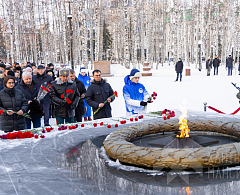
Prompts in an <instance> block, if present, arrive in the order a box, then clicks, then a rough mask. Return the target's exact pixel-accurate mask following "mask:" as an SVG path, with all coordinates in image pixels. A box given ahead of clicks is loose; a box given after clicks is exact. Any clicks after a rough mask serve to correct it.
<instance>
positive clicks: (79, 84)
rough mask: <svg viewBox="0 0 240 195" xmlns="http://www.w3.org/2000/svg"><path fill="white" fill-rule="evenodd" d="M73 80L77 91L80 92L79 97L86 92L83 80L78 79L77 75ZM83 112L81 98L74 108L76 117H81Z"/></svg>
mask: <svg viewBox="0 0 240 195" xmlns="http://www.w3.org/2000/svg"><path fill="white" fill-rule="evenodd" d="M75 82H76V84H77V88H78V92H79V93H80V97H81V95H82V94H85V93H86V88H85V86H84V84H83V82H82V81H79V80H78V79H77V77H76V78H75ZM84 114H85V108H84V102H83V99H82V98H81V99H80V100H79V102H78V106H77V108H76V109H75V117H76V119H78V118H80V117H82V116H83V115H84Z"/></svg>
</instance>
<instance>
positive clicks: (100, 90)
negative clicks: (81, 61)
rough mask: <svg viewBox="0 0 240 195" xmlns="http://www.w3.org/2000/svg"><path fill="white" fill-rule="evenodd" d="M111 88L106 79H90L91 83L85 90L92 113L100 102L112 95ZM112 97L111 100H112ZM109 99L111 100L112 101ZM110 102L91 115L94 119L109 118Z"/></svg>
mask: <svg viewBox="0 0 240 195" xmlns="http://www.w3.org/2000/svg"><path fill="white" fill-rule="evenodd" d="M113 93H114V92H113V89H112V87H111V85H110V84H109V83H107V82H106V80H103V79H101V81H95V80H94V79H93V80H91V85H90V86H89V87H88V89H87V92H86V96H85V99H86V102H87V104H88V105H89V106H91V107H92V108H93V113H94V112H95V111H96V110H97V109H98V105H99V104H100V103H104V102H105V101H106V100H107V98H109V97H110V96H111V95H113ZM114 99H115V98H114V97H113V98H112V101H114ZM112 101H111V102H112ZM111 110H112V109H111V106H110V103H108V102H107V103H106V104H105V105H104V106H103V107H102V108H101V109H100V110H99V111H98V112H97V113H96V114H94V115H93V118H94V119H100V118H109V117H112V113H111Z"/></svg>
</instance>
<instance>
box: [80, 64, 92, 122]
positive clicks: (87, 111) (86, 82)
mask: <svg viewBox="0 0 240 195" xmlns="http://www.w3.org/2000/svg"><path fill="white" fill-rule="evenodd" d="M78 80H79V81H82V82H83V84H84V86H85V88H86V90H87V88H88V87H89V85H90V84H91V78H90V77H89V76H87V73H86V68H84V67H81V68H80V73H79V75H78ZM83 102H84V107H85V114H84V115H83V117H84V121H87V120H88V121H91V120H92V119H91V106H89V105H88V104H87V102H86V100H85V99H84V100H83Z"/></svg>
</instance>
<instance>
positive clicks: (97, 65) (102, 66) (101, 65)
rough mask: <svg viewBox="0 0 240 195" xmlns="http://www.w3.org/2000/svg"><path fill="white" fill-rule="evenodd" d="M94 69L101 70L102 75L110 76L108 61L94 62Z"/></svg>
mask: <svg viewBox="0 0 240 195" xmlns="http://www.w3.org/2000/svg"><path fill="white" fill-rule="evenodd" d="M94 69H98V70H101V73H102V74H110V61H98V62H94Z"/></svg>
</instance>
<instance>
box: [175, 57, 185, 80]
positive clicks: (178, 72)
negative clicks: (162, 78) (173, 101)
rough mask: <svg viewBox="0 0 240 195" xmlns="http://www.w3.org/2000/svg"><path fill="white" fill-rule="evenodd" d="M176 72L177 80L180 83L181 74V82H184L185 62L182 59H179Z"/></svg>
mask: <svg viewBox="0 0 240 195" xmlns="http://www.w3.org/2000/svg"><path fill="white" fill-rule="evenodd" d="M175 71H176V72H177V78H176V80H175V82H176V81H178V77H179V74H180V82H181V81H182V71H183V62H182V60H181V58H179V59H178V62H177V64H176V66H175Z"/></svg>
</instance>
